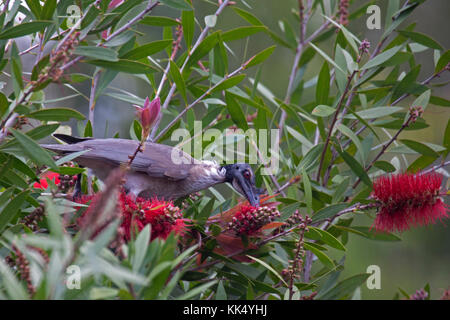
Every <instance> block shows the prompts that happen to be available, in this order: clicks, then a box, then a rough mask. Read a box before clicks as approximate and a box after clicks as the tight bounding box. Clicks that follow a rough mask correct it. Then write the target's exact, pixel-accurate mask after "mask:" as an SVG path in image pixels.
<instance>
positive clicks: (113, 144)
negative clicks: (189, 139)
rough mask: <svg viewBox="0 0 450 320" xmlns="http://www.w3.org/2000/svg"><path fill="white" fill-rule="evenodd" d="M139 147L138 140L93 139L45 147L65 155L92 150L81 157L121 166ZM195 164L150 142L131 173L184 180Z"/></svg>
mask: <svg viewBox="0 0 450 320" xmlns="http://www.w3.org/2000/svg"><path fill="white" fill-rule="evenodd" d="M138 144H139V143H138V142H137V141H134V140H127V139H91V140H86V141H82V142H79V143H75V144H70V145H42V146H43V147H44V148H47V149H50V150H53V151H56V152H58V153H63V154H67V153H73V152H78V151H82V150H89V151H88V152H86V153H84V154H82V155H81V156H80V157H79V158H80V159H86V160H89V161H91V162H92V161H96V160H98V161H99V162H100V163H102V162H106V163H111V164H114V165H117V166H119V165H121V164H125V163H127V162H128V160H129V156H130V155H132V154H133V153H134V152H135V150H136V148H137V147H138ZM75 160H76V159H75ZM195 163H197V160H195V159H193V158H192V157H190V156H189V155H188V154H186V153H184V152H182V151H181V150H179V149H175V148H173V147H170V146H166V145H162V144H156V143H150V142H147V143H145V146H144V151H143V152H139V153H138V154H137V156H136V158H135V159H134V161H133V163H132V165H131V170H133V171H138V172H143V173H146V174H148V175H149V176H151V177H160V178H163V177H166V178H170V179H173V180H182V179H185V178H187V177H188V176H189V172H190V169H191V168H192V165H194V164H195Z"/></svg>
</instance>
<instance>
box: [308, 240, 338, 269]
mask: <svg viewBox="0 0 450 320" xmlns="http://www.w3.org/2000/svg"><path fill="white" fill-rule="evenodd" d="M303 246H304V248H305V249H306V250H309V251H311V252H312V253H314V254H315V255H316V257H317V259H319V260H320V262H322V264H323V265H324V267H326V268H328V269H334V268H335V265H334V262H333V260H331V259H330V258H329V257H328V256H327V255H326V254H325V253H323V252H322V251H320V250H319V249H317V248H316V247H315V246H312V245H311V244H310V243H307V242H305V243H304V244H303Z"/></svg>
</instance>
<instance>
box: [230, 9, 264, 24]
mask: <svg viewBox="0 0 450 320" xmlns="http://www.w3.org/2000/svg"><path fill="white" fill-rule="evenodd" d="M233 10H234V12H236V13H237V14H238V15H240V16H241V17H242V18H243V19H244V20H246V21H247V22H248V23H250V24H252V25H254V26H263V25H264V24H263V23H262V22H261V20H259V19H258V18H257V17H255V16H254V15H253V14H251V13H250V12H248V11H245V10H242V9H241V8H238V7H233Z"/></svg>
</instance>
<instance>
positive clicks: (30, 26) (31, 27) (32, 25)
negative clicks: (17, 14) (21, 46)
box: [0, 21, 53, 40]
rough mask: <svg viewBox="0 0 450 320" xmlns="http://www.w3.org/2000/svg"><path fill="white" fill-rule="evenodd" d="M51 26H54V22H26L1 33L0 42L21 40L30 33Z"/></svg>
mask: <svg viewBox="0 0 450 320" xmlns="http://www.w3.org/2000/svg"><path fill="white" fill-rule="evenodd" d="M51 24H53V21H32V22H24V23H21V24H19V25H17V26H14V27H11V28H8V29H6V30H3V31H2V32H0V40H4V39H13V38H19V37H22V36H25V35H27V34H30V33H35V32H39V31H42V30H43V29H45V28H46V27H48V26H50V25H51Z"/></svg>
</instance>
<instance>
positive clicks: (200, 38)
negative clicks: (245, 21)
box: [149, 0, 230, 141]
mask: <svg viewBox="0 0 450 320" xmlns="http://www.w3.org/2000/svg"><path fill="white" fill-rule="evenodd" d="M229 2H230V0H225V1H223V2H222V3H221V4H220V5H219V8H218V9H217V10H216V12H215V13H214V15H215V16H216V17H218V16H219V15H220V14H221V13H222V11H223V10H224V9H225V7H226V6H228V4H229ZM209 30H210V27H209V26H206V27H205V28H204V29H203V30H202V32H201V33H200V35H199V36H198V39H197V41H196V42H195V44H194V45H193V46H192V49H191V50H190V51H189V52H188V57H187V58H186V59H185V60H184V63H183V65H182V66H181V68H180V72H181V73H182V72H183V70H184V68H185V67H186V65H187V63H188V62H189V58H190V57H191V55H192V53H193V52H194V51H195V50H196V49H197V48H198V46H199V45H200V43H201V42H202V41H203V39H205V38H206V36H207V35H208V32H209ZM176 89H177V85H176V83H175V82H174V83H173V84H172V86H171V87H170V90H169V93H168V94H167V97H166V100H164V103H163V105H162V108H163V109H167V107H168V106H169V103H170V101H171V100H172V97H173V95H174V94H175V90H176ZM197 100H198V99H197ZM185 110H186V109H185ZM186 111H187V110H186ZM186 111H185V112H186ZM175 123H176V122H173V121H172V122H171V123H170V124H169V125H170V126H172V125H173V124H175ZM159 124H160V119H158V121H157V122H156V123H155V126H154V127H153V130H152V134H151V135H150V137H149V138H150V140H152V141H157V140H158V138H160V137H161V136H162V134H161V132H160V133H159V134H158V136H157V137H156V138H154V139H153V137H154V136H155V135H156V131H157V130H158V128H159ZM167 130H168V128H167V127H166V128H164V130H163V131H167Z"/></svg>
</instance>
